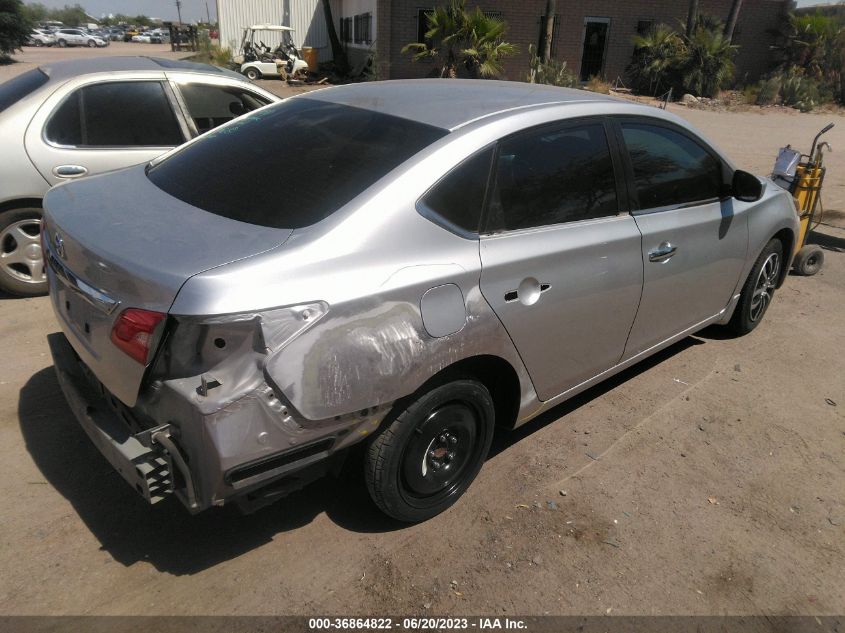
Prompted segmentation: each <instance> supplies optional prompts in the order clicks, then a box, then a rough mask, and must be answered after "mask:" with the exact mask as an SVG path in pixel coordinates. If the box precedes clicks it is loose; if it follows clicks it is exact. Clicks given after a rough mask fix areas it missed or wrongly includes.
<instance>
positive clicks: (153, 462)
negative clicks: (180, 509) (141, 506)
mask: <svg viewBox="0 0 845 633" xmlns="http://www.w3.org/2000/svg"><path fill="white" fill-rule="evenodd" d="M47 341H48V342H49V344H50V352H51V353H52V355H53V365H54V367H55V370H56V376H57V378H58V380H59V385H60V386H61V389H62V393H64V395H65V399H66V400H67V403H68V405H70V408H71V410H72V411H73V413H74V415H75V416H76V419H77V420H78V421H79V424H80V425H81V426H82V428H83V430H84V431H85V433H86V434H87V435H88V437H89V438H90V439H91V441H92V442H93V443H94V446H96V447H97V448H98V449H99V451H100V452H101V453H102V454H103V457H105V458H106V460H107V461H108V462H109V463H110V464H111V465H112V467H113V468H114V469H115V470H117V472H119V473H120V474H121V476H122V477H123V478H124V479H125V480H126V481H127V482H128V483H129V485H130V486H132V487H133V488H134V489H135V490H137V491H138V492H139V493H140V494H141V496H142V497H144V499H146V500H147V501H148V502H149V503H157V502H158V501H161V500H162V499H164V497H165V496H166V495H168V494H170V493H172V492H173V487H174V486H173V477H172V472H173V471H172V465H171V460H170V459H169V456H168V455H167V454H166V452H165V451H164V450H163V449H162V448H160V445H159V446H153V445H152V442H151V441H150V440H149V439H148V441H147V444H146V445H145V444H144V443H143V442H142V441H141V439H140V438H138V437H136V435H133V434H132V432H131V430H130V427H129V425H128V424H127V423H126V422H125V421H124V420H121V419H120V416H119V415H118V414H117V413H116V412H115V410H114V408H113V406H110V404H109V401H108V398H110V397H111V396H110V395H109V394H108V393H107V392H105V390H104V389H102V387H101V388H100V390H97V389H96V388H95V385H94V384H93V381H92V380H90V378H89V377H88V376H86V374H85V370H84V368H83V365H82V363H81V361H80V360H79V357H78V356H77V355H76V352H75V351H74V350H73V348H72V347H71V345H70V343H68V340H67V338H65V336H64V334H60V333H55V334H51V335H49V336H48V337H47ZM150 435H151V434H150V433H147V434H146V437H147V438H150Z"/></svg>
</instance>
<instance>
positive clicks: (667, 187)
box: [622, 123, 722, 209]
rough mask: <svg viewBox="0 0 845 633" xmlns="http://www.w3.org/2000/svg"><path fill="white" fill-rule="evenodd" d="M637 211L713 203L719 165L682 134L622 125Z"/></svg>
mask: <svg viewBox="0 0 845 633" xmlns="http://www.w3.org/2000/svg"><path fill="white" fill-rule="evenodd" d="M622 135H623V137H624V139H625V145H626V146H627V148H628V155H629V156H630V157H631V165H632V167H633V169H634V185H635V187H636V190H637V198H638V199H639V208H640V209H656V208H660V207H669V206H678V205H683V204H690V203H694V202H704V201H707V200H715V199H718V198H719V197H720V194H721V191H722V165H721V162H720V161H719V160H717V159H716V158H715V157H714V156H713V155H712V154H711V153H710V152H708V151H707V150H705V149H704V148H703V147H702V146H701V145H699V144H698V143H696V142H695V141H693V140H692V139H691V138H689V137H688V136H686V135H685V134H681V133H680V132H677V131H675V130H672V129H670V128H667V127H663V126H658V125H648V124H645V123H622Z"/></svg>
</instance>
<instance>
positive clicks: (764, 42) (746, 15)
mask: <svg viewBox="0 0 845 633" xmlns="http://www.w3.org/2000/svg"><path fill="white" fill-rule="evenodd" d="M442 1H443V2H445V0H442ZM433 4H435V3H434V2H431V0H428V1H427V0H379V19H378V30H379V33H378V36H379V39H378V42H377V46H378V50H379V53H378V54H379V62H380V66H381V68H380V70H381V76H382V78H385V79H387V78H390V79H399V78H409V77H425V76H428V75H430V74H431V73H432V72H435V70H436V69H435V66H434V64H431V63H419V62H417V63H414V62H412V61H411V57H410V55H407V54H406V55H403V54H402V53H401V50H402V47H403V46H404V45H405V44H407V43H409V42H414V41H416V40H417V28H418V25H417V14H418V11H419V9H428V8H431V7H432V6H433ZM476 5H477V6H480V7H481V9H482V10H483V11H498V12H500V13H501V15H502V18H503V19H504V20H505V21H506V22H507V23H508V35H507V39H508V41H510V42H511V43H514V44H517V45H518V46H519V49H520V53H519V54H518V55H517V56H515V57H513V58H511V59H508V60H507V62H506V64H505V78H506V79H512V80H524V78H525V75H526V73H527V70H528V45H529V44H532V43H533V44H536V43H537V40H538V38H539V34H540V16H541V15H542V14H543V13H544V12H545V7H546V3H545V0H482V1H481V2H475V1H474V0H467V7H468V8H474V7H475V6H476ZM730 5H731V0H700V3H699V7H700V9H699V10H700V11H701V12H702V13H706V14H709V15H714V16H716V17H718V18H720V19H721V20H722V21H725V20H727V17H728V12H729V10H730ZM786 6H787V2H786V0H745V2H743V5H742V10H741V12H740V15H739V21H738V23H737V32H736V34H735V37H734V43H735V44H738V45H739V46H740V49H739V52H738V54H737V56H736V66H737V73H736V78H737V80H738V81H739V82H740V83H743V82H744V81H746V80H754V79H756V78H758V77H759V76H760V75H761V74H764V73H765V72H767V71H768V70H769V67H770V63H771V56H770V48H769V47H770V45H771V43H772V36H771V35H770V34H768V33H767V31H768V30H769V29H774V28H776V27H777V26H778V25H779V23H780V20H781V16H782V15H783V13H784V11H785V10H786ZM686 11H687V2H686V1H685V0H639V1H629V2H625V1H624V0H591V1H590V2H584V1H582V2H576V1H574V0H557V14H558V16H559V19H560V22H559V27H558V33H557V37H556V57H557V59H559V60H565V61H566V62H567V64H568V66H569V67H570V68H571V69H572V70H573V72H575V73H576V74H577V73H578V72H579V71H580V68H581V53H582V47H583V37H584V20H585V18H587V17H598V18H610V27H609V31H608V44H607V52H606V55H605V66H604V77H605V79H607V80H609V81H612V80H614V79H615V78H616V77H617V76H620V75H624V71H625V67H626V66H627V65H628V63H629V62H630V61H631V54H632V53H633V50H634V46H633V43H632V38H633V37H634V35H636V32H637V23H638V22H639V21H640V20H654V21H655V23H660V22H663V23H666V24H669V25H670V26H672V27H674V28H680V27H679V25H678V22H679V21H682V20H685V19H686Z"/></svg>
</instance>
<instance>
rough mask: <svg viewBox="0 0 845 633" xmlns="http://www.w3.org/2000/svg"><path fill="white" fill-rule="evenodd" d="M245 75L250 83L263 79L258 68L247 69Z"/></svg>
mask: <svg viewBox="0 0 845 633" xmlns="http://www.w3.org/2000/svg"><path fill="white" fill-rule="evenodd" d="M244 74H245V75H246V78H247V79H249V80H250V81H257V80H258V79H261V73H260V72H259V71H258V69H257V68H247V69H246V72H245V73H244Z"/></svg>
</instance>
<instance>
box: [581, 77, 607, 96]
mask: <svg viewBox="0 0 845 633" xmlns="http://www.w3.org/2000/svg"><path fill="white" fill-rule="evenodd" d="M584 88H585V89H586V90H589V91H590V92H599V93H601V94H605V95H606V94H610V84H609V83H607V82H606V81H605V80H604V79H602V78H601V77H599V76H598V75H593V76H592V77H590V80H589V81H588V82H587V85H586V86H584Z"/></svg>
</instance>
